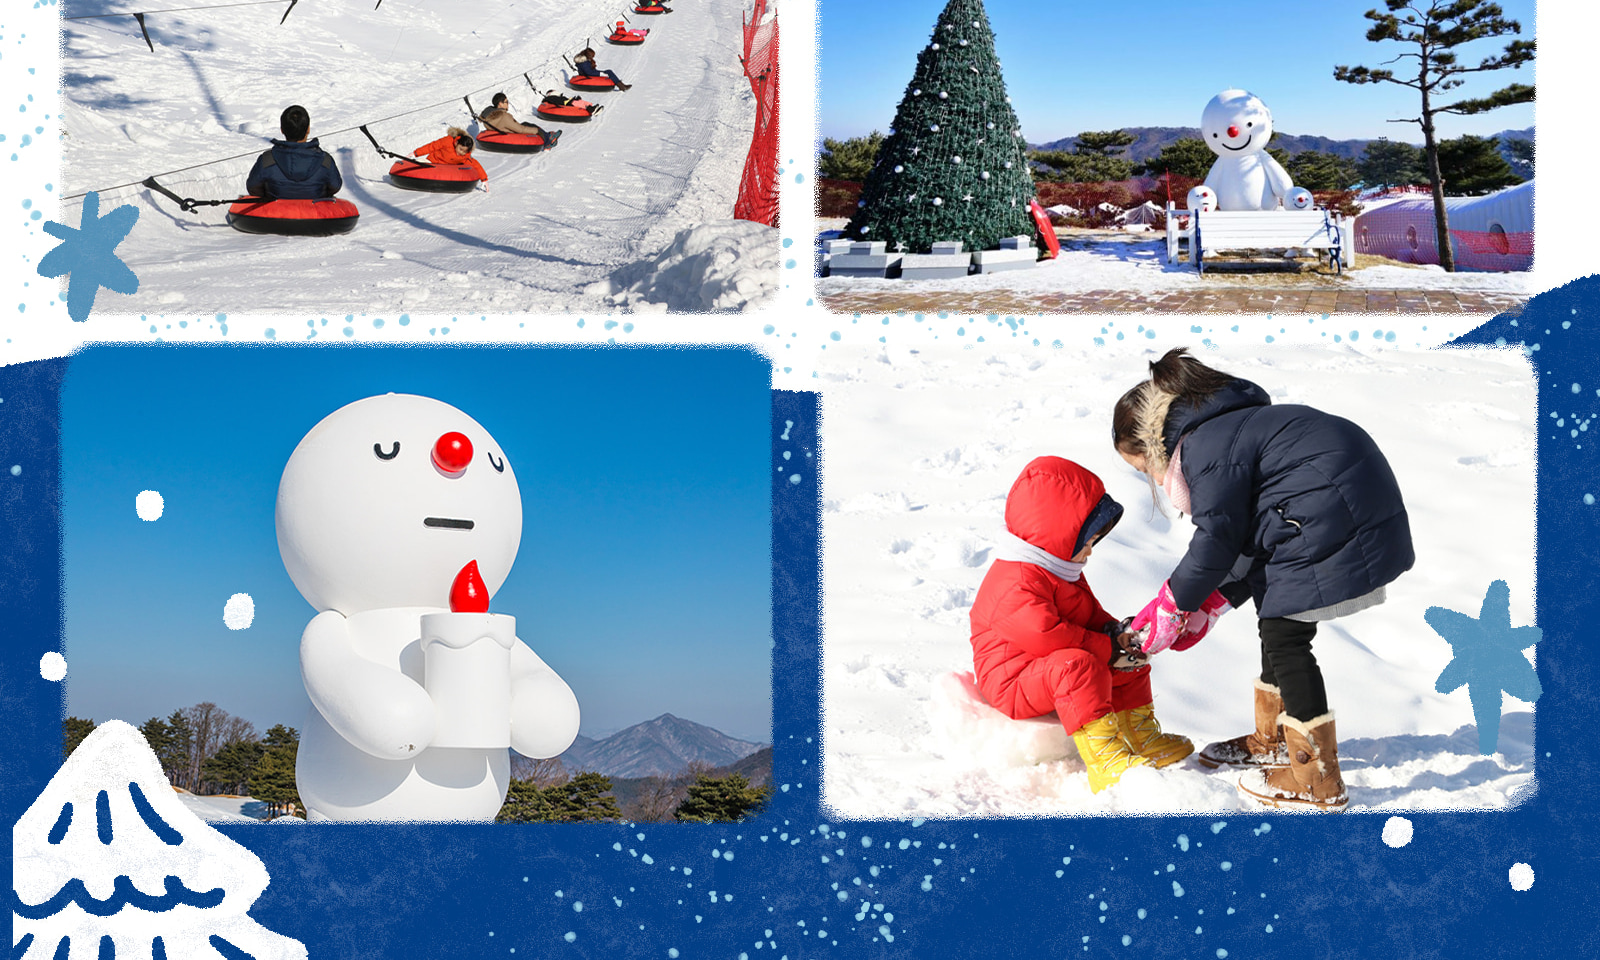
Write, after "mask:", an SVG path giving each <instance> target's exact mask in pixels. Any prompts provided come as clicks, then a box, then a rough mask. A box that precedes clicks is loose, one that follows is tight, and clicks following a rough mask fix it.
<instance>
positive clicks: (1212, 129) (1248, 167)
mask: <svg viewBox="0 0 1600 960" xmlns="http://www.w3.org/2000/svg"><path fill="white" fill-rule="evenodd" d="M1200 133H1201V135H1202V136H1203V137H1204V138H1205V141H1206V146H1208V147H1210V148H1211V152H1212V153H1215V154H1216V155H1217V162H1216V163H1214V164H1212V165H1211V172H1209V173H1207V174H1206V179H1205V185H1206V186H1208V187H1210V188H1211V189H1212V190H1214V191H1215V192H1216V195H1217V209H1218V210H1224V211H1233V210H1275V209H1277V208H1278V204H1279V201H1280V200H1287V199H1288V195H1289V190H1290V188H1292V187H1293V186H1294V181H1293V180H1292V179H1290V177H1289V172H1288V171H1287V170H1285V169H1283V165H1282V164H1280V163H1278V161H1276V160H1274V159H1272V155H1271V154H1269V153H1267V142H1268V141H1269V140H1271V139H1272V112H1271V111H1270V110H1268V109H1267V105H1266V104H1264V103H1262V102H1261V99H1260V98H1259V97H1257V96H1256V95H1255V94H1253V93H1249V92H1246V91H1244V90H1224V91H1222V92H1221V93H1219V94H1217V95H1216V96H1215V97H1212V98H1211V102H1210V103H1208V104H1206V109H1205V111H1204V113H1202V114H1201V116H1200Z"/></svg>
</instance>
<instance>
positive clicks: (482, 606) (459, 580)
mask: <svg viewBox="0 0 1600 960" xmlns="http://www.w3.org/2000/svg"><path fill="white" fill-rule="evenodd" d="M450 612H451V613H488V612H489V588H488V586H487V585H485V584H484V582H483V577H482V575H480V574H479V573H478V561H476V560H469V561H467V565H466V566H464V567H462V568H461V572H460V573H458V574H456V579H455V582H454V583H452V584H450Z"/></svg>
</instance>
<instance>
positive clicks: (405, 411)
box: [277, 393, 578, 820]
mask: <svg viewBox="0 0 1600 960" xmlns="http://www.w3.org/2000/svg"><path fill="white" fill-rule="evenodd" d="M277 531H278V551H279V553H280V554H281V555H282V557H283V564H284V567H285V568H286V569H287V570H288V572H289V577H290V579H292V580H293V581H294V585H295V586H296V587H297V588H298V589H299V590H300V593H301V594H302V595H304V596H305V598H306V600H307V601H308V602H310V604H311V605H312V606H313V607H315V608H316V609H317V610H318V611H319V612H318V613H317V615H316V616H315V617H314V618H312V620H311V622H310V623H309V624H307V626H306V628H305V632H304V633H303V634H302V636H301V640H300V673H301V677H302V679H303V680H304V682H305V686H306V693H307V694H308V695H309V696H310V699H311V704H312V707H313V709H312V710H311V713H310V716H309V717H308V718H307V721H306V724H305V731H304V733H303V735H302V737H301V741H300V752H299V759H298V762H297V764H296V768H295V778H296V781H297V783H298V786H299V790H300V797H301V799H302V800H304V801H305V804H306V807H307V810H308V814H309V817H308V818H309V819H313V820H317V819H328V820H492V819H494V817H495V815H496V814H497V813H498V812H499V810H500V807H501V805H502V804H503V803H504V802H505V796H506V790H507V787H508V786H509V783H510V756H509V754H508V753H507V751H506V747H507V746H508V745H509V746H510V747H511V748H512V749H515V750H516V751H517V752H518V753H521V754H523V755H524V756H528V757H534V758H544V757H553V756H557V755H558V754H560V753H561V752H562V751H564V750H565V749H566V748H567V747H568V746H570V745H571V744H572V741H573V738H574V737H576V736H577V732H578V702H577V699H576V698H575V697H574V696H573V694H572V690H571V688H569V687H568V686H567V684H566V682H565V681H563V680H562V679H561V678H560V677H559V676H557V675H556V673H555V671H553V670H551V669H550V668H549V667H548V666H546V665H545V663H544V661H542V660H540V659H539V656H538V655H537V654H535V653H534V652H533V651H532V650H531V649H529V647H528V645H527V644H525V643H523V642H522V641H521V640H520V639H518V638H517V637H516V636H515V635H514V633H512V632H511V630H512V629H514V626H515V620H514V619H513V618H511V617H504V616H496V615H491V614H488V613H487V612H486V611H487V607H488V600H489V597H490V596H492V595H493V593H494V592H495V591H496V590H497V589H499V587H500V585H501V584H502V583H503V582H504V581H505V578H506V576H507V574H509V573H510V571H511V564H512V562H513V561H514V560H515V559H516V555H517V547H518V546H519V544H520V543H521V541H522V497H521V494H520V492H519V491H518V489H517V478H516V474H515V473H513V472H512V469H511V463H510V461H509V460H508V459H507V458H506V456H505V451H504V450H503V449H502V448H501V447H500V446H499V444H497V443H496V442H495V440H494V438H493V437H491V436H490V435H489V432H488V431H487V430H485V429H484V428H483V427H482V426H481V425H480V424H478V422H477V421H475V420H473V419H472V418H471V417H469V416H467V415H466V414H465V413H462V412H461V411H460V410H457V409H456V408H454V407H452V406H450V405H449V404H446V403H442V402H440V401H438V400H433V399H430V398H428V397H419V396H409V395H404V394H393V393H391V394H387V395H384V396H379V397H368V398H367V399H365V400H358V401H356V402H354V403H351V404H349V405H347V406H344V407H341V408H339V409H338V410H335V411H334V412H333V413H331V414H329V415H328V416H327V417H326V418H324V419H323V420H322V422H320V423H318V424H317V425H316V426H315V427H313V428H312V429H311V432H310V433H308V434H306V436H305V438H304V439H302V440H301V441H300V444H299V446H297V447H296V448H295V450H294V453H293V454H292V455H291V456H290V457H289V462H288V465H287V466H285V468H284V471H283V479H282V481H281V482H280V483H279V486H278V504H277ZM469 574H470V576H469ZM468 579H470V580H471V581H472V583H471V587H472V589H471V590H470V591H468V592H470V593H473V594H474V597H475V599H477V600H478V601H479V602H478V603H477V604H476V605H474V606H470V607H467V608H465V609H467V610H470V611H473V612H459V611H461V610H462V609H463V608H462V607H461V606H460V604H459V600H458V596H459V595H460V594H461V593H462V590H463V584H464V583H465V582H466V580H468ZM452 610H454V611H457V612H454V613H453V612H452ZM424 618H427V619H424ZM452 618H455V619H456V620H458V621H459V623H460V624H464V625H465V633H466V634H470V635H463V636H462V637H460V638H459V639H453V640H450V644H451V646H453V647H460V648H461V649H463V650H465V649H466V647H467V646H468V645H474V649H477V650H483V651H488V652H490V653H493V651H494V650H496V649H498V650H500V651H501V653H500V654H499V655H498V659H496V658H493V657H491V658H490V659H489V660H486V661H483V662H484V663H485V664H487V666H484V667H480V668H475V669H473V672H471V673H463V670H464V669H469V668H470V665H468V667H463V666H460V665H459V662H460V657H459V656H456V654H455V653H453V652H452V651H449V650H446V651H444V654H445V655H446V656H456V659H457V661H458V665H453V668H452V670H453V672H452V673H451V675H450V676H449V677H448V678H440V677H429V676H428V675H427V674H428V664H429V663H431V662H434V661H435V660H436V659H437V658H436V657H435V654H434V653H433V652H432V651H431V650H426V647H427V646H428V645H429V644H436V643H437V640H438V638H437V637H435V636H434V634H437V633H439V632H440V629H441V628H442V627H447V626H448V627H453V626H456V625H457V624H451V623H450V622H449V621H451V620H452ZM430 624H433V626H430ZM457 632H461V631H459V630H458V631H457ZM425 633H427V634H428V635H427V637H425V636H424V634H425ZM425 640H426V641H427V643H425ZM479 641H481V642H479ZM441 681H443V682H447V683H449V684H451V685H453V688H452V689H449V690H445V691H442V692H441V691H440V690H439V689H438V687H439V684H440V682H441ZM464 682H465V683H470V684H473V685H474V687H473V689H475V690H477V691H479V698H480V699H481V700H482V701H483V702H484V703H485V704H498V705H499V707H498V710H499V712H498V713H495V711H494V710H489V711H488V712H485V711H484V710H482V709H479V710H477V711H475V712H474V714H473V716H472V717H471V718H470V722H468V723H466V724H463V722H461V719H462V718H460V717H458V716H456V714H457V713H459V712H461V711H462V710H463V707H462V704H463V703H464V702H466V701H464V700H463V697H462V695H461V690H460V685H461V684H462V683H464ZM446 731H450V732H449V733H448V735H447V734H446ZM463 731H464V732H463Z"/></svg>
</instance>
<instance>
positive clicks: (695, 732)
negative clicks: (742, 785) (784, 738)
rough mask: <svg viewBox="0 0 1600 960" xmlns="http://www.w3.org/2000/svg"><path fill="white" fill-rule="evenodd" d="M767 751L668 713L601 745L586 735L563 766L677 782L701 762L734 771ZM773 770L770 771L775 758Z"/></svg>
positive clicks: (566, 756)
mask: <svg viewBox="0 0 1600 960" xmlns="http://www.w3.org/2000/svg"><path fill="white" fill-rule="evenodd" d="M763 746H765V745H764V744H760V743H751V742H749V741H747V740H736V739H734V738H733V737H730V736H727V735H726V734H724V733H722V732H720V731H718V730H714V729H712V728H711V727H708V726H705V725H704V724H699V723H695V722H694V721H692V720H684V719H683V718H681V717H675V716H673V715H672V714H670V713H664V714H662V715H661V716H659V717H656V718H655V719H654V720H646V721H645V722H644V723H636V724H634V725H633V726H631V727H628V728H627V729H626V730H620V731H618V732H617V733H614V734H612V735H611V736H609V737H604V738H602V739H599V740H593V739H590V738H589V737H585V736H581V735H580V736H579V737H578V738H577V739H576V740H574V741H573V743H572V746H571V747H568V748H567V752H566V753H563V754H562V755H561V764H562V766H563V767H565V768H566V770H567V772H568V773H572V774H575V773H581V772H584V771H589V770H592V771H594V772H596V773H603V774H605V775H606V776H608V777H627V778H638V777H674V776H677V775H678V774H680V773H682V772H683V771H684V768H686V767H688V766H689V764H690V763H692V762H695V761H699V762H702V763H706V764H709V765H711V766H712V767H727V766H732V765H734V764H736V763H737V762H738V761H741V760H744V759H745V758H746V757H749V756H751V755H752V754H755V753H756V752H757V751H759V750H761V749H762V747H763ZM770 750H771V748H770V747H769V748H768V751H769V754H770ZM767 765H768V768H769V769H770V767H771V760H770V756H769V759H768V761H767ZM730 772H735V773H737V772H742V771H739V770H733V771H730Z"/></svg>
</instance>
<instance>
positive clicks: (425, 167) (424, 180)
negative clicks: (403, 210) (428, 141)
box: [389, 160, 478, 193]
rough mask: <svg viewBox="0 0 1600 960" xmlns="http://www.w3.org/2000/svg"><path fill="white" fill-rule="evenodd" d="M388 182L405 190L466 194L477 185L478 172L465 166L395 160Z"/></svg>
mask: <svg viewBox="0 0 1600 960" xmlns="http://www.w3.org/2000/svg"><path fill="white" fill-rule="evenodd" d="M389 182H390V183H393V184H394V185H395V186H397V187H403V188H405V189H407V190H428V191H431V192H433V193H466V192H467V191H468V190H471V189H472V188H473V187H475V186H477V185H478V171H476V170H474V169H472V168H471V167H469V166H467V165H466V164H456V165H450V164H440V165H439V166H434V165H433V164H428V163H421V162H418V161H415V160H396V161H395V164H394V166H392V167H390V168H389Z"/></svg>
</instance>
